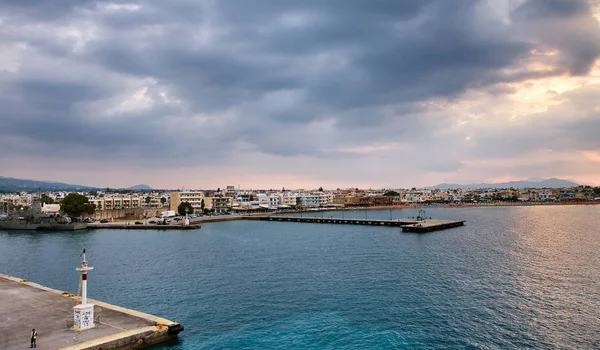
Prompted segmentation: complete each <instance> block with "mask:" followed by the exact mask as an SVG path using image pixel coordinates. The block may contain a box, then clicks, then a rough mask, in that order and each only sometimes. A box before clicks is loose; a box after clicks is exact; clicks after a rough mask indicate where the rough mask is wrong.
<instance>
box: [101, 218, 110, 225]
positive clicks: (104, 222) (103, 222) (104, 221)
mask: <svg viewBox="0 0 600 350" xmlns="http://www.w3.org/2000/svg"><path fill="white" fill-rule="evenodd" d="M107 222H108V219H102V220H100V223H101V224H106V223H107Z"/></svg>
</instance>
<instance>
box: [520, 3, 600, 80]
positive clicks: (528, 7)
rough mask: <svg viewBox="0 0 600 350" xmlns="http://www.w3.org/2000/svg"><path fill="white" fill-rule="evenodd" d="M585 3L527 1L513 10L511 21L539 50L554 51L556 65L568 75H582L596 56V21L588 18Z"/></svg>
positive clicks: (599, 36) (599, 49) (599, 50)
mask: <svg viewBox="0 0 600 350" xmlns="http://www.w3.org/2000/svg"><path fill="white" fill-rule="evenodd" d="M589 4H590V1H587V0H528V1H526V2H524V3H523V4H522V5H521V6H520V7H518V8H516V9H515V10H514V11H513V13H512V18H513V20H514V21H515V23H516V28H518V29H519V30H520V31H522V32H523V35H524V36H528V37H529V39H530V40H534V41H536V42H537V43H538V45H539V46H541V47H542V49H544V48H546V49H547V48H551V49H556V50H558V51H559V55H560V58H561V59H560V63H562V64H563V65H564V66H566V67H568V68H569V70H570V71H571V73H572V74H574V75H585V74H587V73H588V72H589V70H590V68H591V67H592V66H593V64H594V62H595V61H596V59H597V58H598V56H599V55H600V31H599V28H598V21H597V20H596V19H594V18H593V17H592V16H591V13H590V11H591V8H590V6H589ZM540 44H541V45H540ZM544 46H545V47H544Z"/></svg>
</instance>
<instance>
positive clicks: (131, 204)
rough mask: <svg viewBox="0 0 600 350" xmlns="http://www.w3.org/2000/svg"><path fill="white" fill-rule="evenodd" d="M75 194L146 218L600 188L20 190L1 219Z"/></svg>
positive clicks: (108, 217) (93, 216) (484, 200)
mask: <svg viewBox="0 0 600 350" xmlns="http://www.w3.org/2000/svg"><path fill="white" fill-rule="evenodd" d="M71 193H76V194H78V195H79V196H81V197H82V198H83V197H85V199H86V200H87V203H89V204H91V205H93V210H91V211H90V212H89V215H87V216H86V217H87V220H90V221H95V220H104V221H115V220H142V219H149V218H162V217H171V216H176V215H186V214H187V215H189V216H190V217H192V218H194V217H201V216H224V215H230V214H250V213H257V212H286V211H302V210H311V211H314V210H335V209H342V208H347V209H352V208H361V209H362V208H380V207H402V206H409V207H410V206H427V205H431V206H440V205H448V206H474V205H518V204H522V205H532V204H584V203H589V204H595V203H600V188H599V187H591V186H578V187H570V188H524V189H515V188H508V189H493V188H488V189H470V188H459V189H416V188H412V189H377V190H374V189H358V188H348V189H335V190H328V189H323V188H318V189H313V190H304V189H296V190H288V189H285V188H282V189H281V190H250V189H239V188H236V187H235V186H226V187H224V188H223V189H221V188H218V189H216V190H192V189H180V190H176V191H169V190H146V191H134V190H117V189H113V190H111V189H105V190H91V191H80V192H75V191H71V192H67V191H52V192H44V193H41V192H17V193H4V194H0V213H1V214H0V219H1V218H5V217H6V216H7V214H8V213H9V212H19V211H25V210H27V209H29V208H30V207H31V206H32V204H33V202H34V201H35V200H39V201H40V202H41V208H40V210H41V213H42V214H43V215H46V216H59V215H61V214H64V213H63V212H62V210H61V203H62V202H63V200H64V199H65V197H67V196H68V195H69V194H71Z"/></svg>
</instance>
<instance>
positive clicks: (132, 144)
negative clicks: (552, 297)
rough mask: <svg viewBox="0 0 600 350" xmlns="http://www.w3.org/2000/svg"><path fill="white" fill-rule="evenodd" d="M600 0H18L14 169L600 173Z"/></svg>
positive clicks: (298, 174)
mask: <svg viewBox="0 0 600 350" xmlns="http://www.w3.org/2000/svg"><path fill="white" fill-rule="evenodd" d="M599 25H600V0H593V1H586V0H452V1H447V0H403V1H397V0H390V1H386V0H372V1H371V0H369V1H367V0H364V1H359V0H328V1H321V0H289V1H278V0H270V1H266V0H253V1H243V0H239V1H231V0H214V1H213V0H207V1H201V0H169V1H163V0H146V1H106V2H105V1H88V0H53V1H34V0H3V1H1V2H0V106H1V107H0V175H3V176H10V177H18V178H29V179H36V180H55V181H61V182H68V183H76V184H82V185H92V186H99V187H104V186H110V187H128V186H132V185H135V184H140V183H144V184H148V185H150V186H152V187H154V188H181V187H184V188H217V187H224V186H226V185H234V186H241V187H242V188H281V187H286V188H316V187H319V186H323V187H325V188H338V187H339V188H346V187H360V188H384V187H385V188H399V187H403V188H407V187H408V188H410V187H413V186H416V187H419V186H427V185H434V184H437V183H441V182H448V183H463V184H464V183H473V182H501V181H508V180H519V179H525V178H529V177H559V178H565V179H574V180H576V181H578V182H580V183H585V184H591V185H600V137H599V136H598V135H600V98H598V97H599V96H600V60H599V59H598V57H599V56H600V26H599Z"/></svg>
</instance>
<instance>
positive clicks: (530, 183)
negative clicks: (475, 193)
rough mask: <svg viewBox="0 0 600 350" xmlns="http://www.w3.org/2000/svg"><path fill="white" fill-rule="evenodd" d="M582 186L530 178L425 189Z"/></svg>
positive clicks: (445, 184) (442, 185) (559, 180)
mask: <svg viewBox="0 0 600 350" xmlns="http://www.w3.org/2000/svg"><path fill="white" fill-rule="evenodd" d="M577 186H580V184H578V183H576V182H573V181H570V180H561V179H557V178H554V177H553V178H550V179H542V178H530V179H527V180H523V181H509V182H499V183H480V184H468V185H459V184H447V183H442V184H439V185H435V186H431V187H425V188H427V189H439V190H447V189H455V188H563V187H577Z"/></svg>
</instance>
